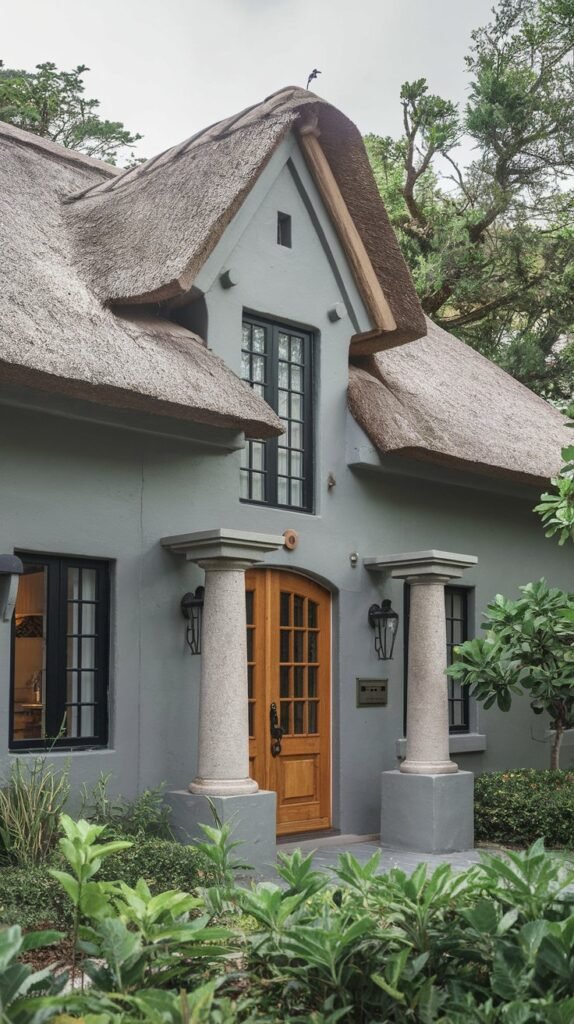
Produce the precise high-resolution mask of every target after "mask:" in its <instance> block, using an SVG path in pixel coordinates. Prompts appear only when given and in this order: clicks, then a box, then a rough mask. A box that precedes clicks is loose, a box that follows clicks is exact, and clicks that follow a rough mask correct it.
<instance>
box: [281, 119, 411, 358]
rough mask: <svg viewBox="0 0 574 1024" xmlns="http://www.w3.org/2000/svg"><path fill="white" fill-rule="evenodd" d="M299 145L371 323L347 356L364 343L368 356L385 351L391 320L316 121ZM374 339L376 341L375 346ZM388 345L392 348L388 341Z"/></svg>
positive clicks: (301, 132) (393, 328) (303, 132)
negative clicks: (370, 353)
mask: <svg viewBox="0 0 574 1024" xmlns="http://www.w3.org/2000/svg"><path fill="white" fill-rule="evenodd" d="M299 143H300V146H301V149H302V151H303V155H304V157H305V160H306V162H307V165H308V167H309V170H310V171H311V174H312V176H313V180H314V182H315V184H316V186H317V188H318V189H319V193H320V195H321V198H322V200H323V202H324V203H325V206H326V208H327V212H328V213H329V216H330V217H331V220H332V222H333V224H334V226H335V230H336V231H337V234H338V236H339V240H340V242H341V245H342V246H343V250H344V252H345V255H346V257H347V260H348V262H349V266H350V268H351V271H352V273H353V277H354V278H355V282H356V284H357V287H358V289H359V292H360V294H361V297H362V299H363V302H364V303H365V306H366V309H367V312H368V314H369V317H370V320H371V323H372V330H371V331H368V332H366V333H365V334H356V335H355V336H354V338H353V339H352V340H351V352H355V350H356V354H359V352H360V351H361V350H362V349H363V347H364V344H365V342H367V348H368V350H369V351H371V352H372V351H377V350H379V349H381V348H386V347H387V346H386V345H385V344H384V341H383V339H382V338H381V337H380V335H381V334H390V333H391V332H393V331H396V329H397V325H396V322H395V318H394V316H393V314H392V312H391V308H390V306H389V303H388V302H387V299H386V296H385V293H384V292H383V289H382V288H381V285H380V282H379V279H378V277H377V275H376V273H375V270H374V267H373V264H372V263H371V261H370V259H369V254H368V253H367V250H366V249H365V245H364V243H363V239H362V238H361V236H360V234H359V232H358V230H357V227H356V225H355V222H354V220H353V218H352V217H351V214H350V213H349V208H348V206H347V204H346V202H345V200H344V198H343V196H342V194H341V190H340V188H339V186H338V184H337V182H336V180H335V176H334V174H333V171H332V170H331V167H330V164H329V161H328V160H327V157H326V156H325V154H324V152H323V148H322V146H321V143H320V142H319V130H318V128H317V123H316V119H314V120H313V121H311V122H308V123H307V124H304V125H303V126H302V127H301V128H300V129H299ZM375 338H379V339H380V340H379V343H378V344H377V342H376V341H375ZM367 339H368V340H367ZM388 344H389V345H393V341H392V340H391V339H390V338H389V339H388Z"/></svg>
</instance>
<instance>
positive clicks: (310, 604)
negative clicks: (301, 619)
mask: <svg viewBox="0 0 574 1024" xmlns="http://www.w3.org/2000/svg"><path fill="white" fill-rule="evenodd" d="M307 625H308V626H309V628H310V629H315V628H316V626H317V604H316V602H315V601H307Z"/></svg>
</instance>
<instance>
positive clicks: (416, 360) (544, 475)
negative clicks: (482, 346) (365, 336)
mask: <svg viewBox="0 0 574 1024" xmlns="http://www.w3.org/2000/svg"><path fill="white" fill-rule="evenodd" d="M427 326H428V333H427V337H425V338H421V339H420V340H418V341H413V342H412V343H411V344H410V345H406V346H403V347H401V348H396V349H391V350H389V351H386V352H380V353H377V355H376V356H373V357H371V358H370V359H365V360H362V361H361V364H360V365H358V366H352V367H351V369H350V382H349V406H350V409H351V412H352V414H353V416H354V417H355V419H356V420H357V422H358V423H359V424H360V426H361V427H362V428H363V430H364V431H365V433H366V434H367V435H368V437H369V438H370V439H371V441H372V442H373V444H374V445H375V447H376V448H377V449H378V451H379V452H380V453H381V454H383V455H385V454H389V453H396V454H400V455H403V456H407V457H411V458H415V459H420V460H425V461H432V462H437V463H441V464H443V465H445V466H458V467H462V468H465V469H468V470H471V471H474V472H478V473H486V474H488V475H490V476H505V477H508V478H513V479H515V480H517V481H524V482H527V483H536V484H538V485H539V484H540V483H541V482H542V481H547V480H548V479H549V478H550V477H551V476H553V475H554V474H555V473H556V472H557V471H558V469H559V467H560V449H561V447H562V446H564V445H566V444H570V443H571V442H572V432H571V431H569V430H568V428H567V427H566V419H565V417H564V416H562V415H561V414H560V413H559V412H558V411H557V410H556V409H554V408H553V406H551V405H549V404H548V402H545V401H544V399H542V398H540V397H539V396H538V395H535V394H534V393H533V392H532V391H530V390H529V389H528V388H526V387H524V385H522V384H520V383H519V382H518V381H517V380H515V379H514V378H513V377H511V376H510V375H509V374H508V373H505V371H504V370H502V369H501V368H500V367H499V366H496V365H495V364H494V363H491V362H490V360H488V359H485V357H484V356H482V355H480V353H478V352H476V351H475V350H474V349H472V348H470V346H468V345H465V344H464V342H462V341H459V340H458V339H457V338H455V337H454V336H453V335H451V334H449V333H448V332H447V331H443V330H442V329H441V328H440V327H437V326H436V324H434V323H432V321H430V320H428V324H427Z"/></svg>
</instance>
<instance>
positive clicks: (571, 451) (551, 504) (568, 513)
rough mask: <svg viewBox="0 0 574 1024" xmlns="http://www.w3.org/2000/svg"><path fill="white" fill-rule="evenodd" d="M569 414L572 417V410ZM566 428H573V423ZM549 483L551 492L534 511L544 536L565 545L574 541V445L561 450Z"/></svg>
mask: <svg viewBox="0 0 574 1024" xmlns="http://www.w3.org/2000/svg"><path fill="white" fill-rule="evenodd" d="M569 413H570V416H572V415H573V414H574V408H571V409H570V410H569ZM568 426H569V427H574V422H570V423H568ZM550 483H551V485H552V490H551V491H546V492H545V493H544V494H542V495H541V496H540V504H539V505H536V507H535V509H534V511H535V512H538V515H539V516H540V518H541V520H542V523H543V525H544V526H545V528H546V536H547V537H557V538H558V543H559V544H565V543H566V541H567V540H571V541H574V445H568V446H567V447H566V448H563V449H562V467H561V469H560V472H559V474H558V476H555V477H553V478H552V480H551V481H550Z"/></svg>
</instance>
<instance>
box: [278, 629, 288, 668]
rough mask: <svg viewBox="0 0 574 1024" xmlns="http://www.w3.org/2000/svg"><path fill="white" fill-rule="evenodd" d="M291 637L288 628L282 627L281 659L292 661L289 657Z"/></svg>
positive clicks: (280, 636) (280, 641)
mask: <svg viewBox="0 0 574 1024" xmlns="http://www.w3.org/2000/svg"><path fill="white" fill-rule="evenodd" d="M289 637H290V633H289V630H288V629H282V630H281V633H280V634H279V661H290V658H289Z"/></svg>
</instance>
